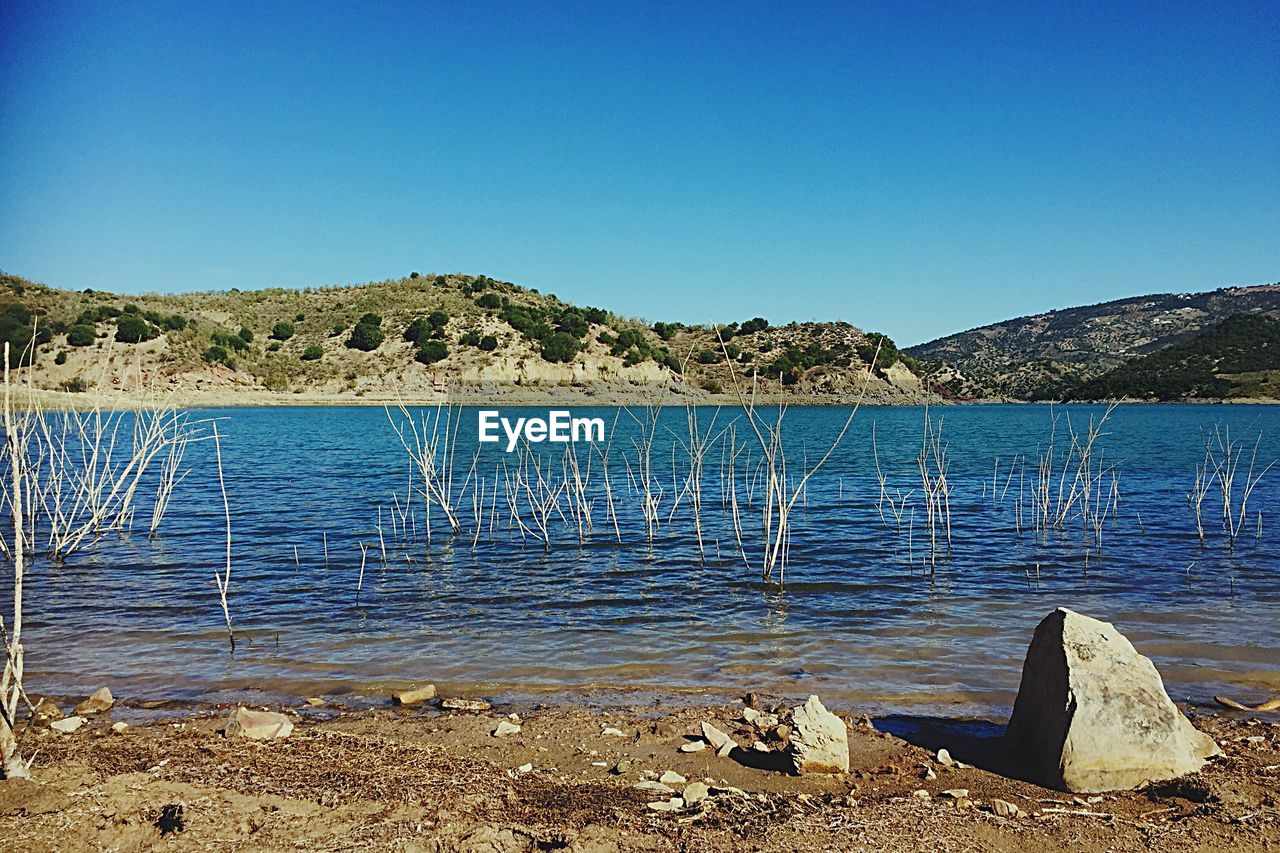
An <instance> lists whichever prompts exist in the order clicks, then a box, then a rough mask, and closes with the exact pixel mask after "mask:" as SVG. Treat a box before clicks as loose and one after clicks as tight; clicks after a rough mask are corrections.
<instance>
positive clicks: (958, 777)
mask: <svg viewBox="0 0 1280 853" xmlns="http://www.w3.org/2000/svg"><path fill="white" fill-rule="evenodd" d="M770 702H771V700H766V705H767V704H770ZM742 708H743V706H742V705H728V706H723V707H712V708H696V707H679V708H667V707H616V708H604V709H601V708H597V707H591V705H590V703H589V702H588V701H587V699H586V698H585V697H584V700H583V701H582V702H580V703H577V704H572V705H569V706H558V707H556V708H541V709H540V708H536V707H531V708H530V707H520V708H516V707H496V708H493V709H491V710H489V711H486V712H482V713H446V712H441V711H440V710H438V709H437V708H435V707H434V706H432V707H426V708H418V709H409V708H396V707H392V706H391V705H390V702H389V700H388V703H387V706H386V707H385V708H376V709H372V710H370V709H365V710H357V709H354V708H342V707H336V706H334V705H332V704H328V703H326V704H325V705H323V706H321V707H310V706H308V705H306V704H303V703H299V705H298V706H297V707H294V708H286V709H277V710H285V711H286V712H287V713H290V714H291V715H294V717H295V719H296V727H295V730H294V732H293V734H291V735H290V736H289V737H288V738H286V739H284V740H279V741H272V742H258V741H247V740H243V739H235V740H229V739H227V738H225V737H224V736H223V735H222V733H221V731H220V730H221V728H222V725H223V722H224V720H225V718H226V714H227V708H207V709H201V710H187V711H182V712H179V713H176V714H174V713H172V712H169V713H165V715H164V716H160V717H156V718H154V719H152V720H151V721H150V722H145V723H143V724H139V725H133V726H130V727H129V728H128V729H127V730H125V731H124V732H122V733H116V732H113V731H112V729H111V723H112V713H115V714H117V715H118V714H122V713H124V712H126V711H127V710H128V709H124V708H120V707H119V706H118V707H117V708H116V709H114V710H113V712H111V713H108V714H107V715H104V716H101V717H96V718H93V719H91V720H90V722H89V723H88V724H87V725H86V726H84V727H83V728H81V729H80V731H78V732H76V733H74V734H70V735H63V734H58V733H54V732H51V731H49V730H48V729H40V730H38V731H37V732H35V733H33V734H32V735H31V736H29V737H28V739H27V743H28V745H29V747H28V748H30V746H36V747H38V750H39V752H38V755H37V758H36V764H35V767H34V773H33V780H32V781H29V782H28V781H9V782H4V783H0V839H2V840H4V841H5V842H6V848H7V849H21V850H31V851H42V850H71V849H124V850H151V849H166V850H187V849H228V850H229V849H253V850H286V849H287V850H296V849H326V850H364V849H392V850H488V851H524V850H554V849H566V850H580V851H587V850H591V851H610V850H778V851H782V850H786V851H793V850H818V849H824V850H825V849H830V850H867V849H874V850H927V851H939V850H977V849H982V850H1020V851H1049V850H1062V849H1071V848H1075V849H1110V850H1120V851H1123V850H1146V849H1151V848H1153V847H1154V848H1157V849H1167V850H1210V849H1219V850H1220V849H1235V850H1254V849H1256V850H1263V849H1274V846H1275V845H1276V844H1278V843H1280V821H1277V818H1280V803H1278V802H1277V795H1276V785H1277V781H1278V780H1280V723H1276V722H1267V721H1259V720H1246V719H1232V718H1228V717H1225V716H1214V717H1198V718H1196V719H1195V723H1196V725H1197V726H1199V727H1200V728H1202V729H1204V730H1205V731H1208V732H1209V733H1211V734H1212V735H1213V736H1214V737H1215V738H1217V739H1218V741H1219V742H1220V743H1221V744H1222V746H1223V748H1224V750H1225V755H1224V756H1223V757H1222V758H1220V759H1217V760H1215V761H1213V762H1212V763H1211V764H1210V765H1208V766H1207V767H1206V768H1205V769H1204V770H1203V771H1201V772H1200V773H1198V774H1195V775H1193V776H1190V777H1186V778H1184V779H1182V780H1179V781H1177V782H1173V783H1166V784H1160V785H1153V786H1150V787H1149V788H1148V789H1146V790H1140V791H1132V792H1122V793H1117V794H1106V795H1101V796H1090V797H1087V798H1085V797H1075V796H1072V795H1070V794H1064V793H1062V792H1058V791H1050V790H1046V789H1044V788H1040V787H1037V786H1035V785H1031V784H1028V783H1025V782H1020V781H1017V780H1014V779H1010V778H1007V777H1006V776H1004V775H1001V774H1000V773H999V772H992V771H999V770H1000V769H1001V768H1000V767H999V765H998V763H996V762H995V760H994V758H993V756H994V755H995V753H994V752H993V751H992V750H991V749H990V746H991V741H984V740H982V739H973V738H967V737H965V736H963V735H962V732H963V731H964V729H963V728H962V727H960V726H957V725H956V724H955V723H954V722H952V721H940V720H934V721H930V724H929V725H927V726H925V727H923V728H922V729H921V730H920V731H919V732H917V733H916V734H912V735H909V737H910V739H911V741H912V742H911V743H908V742H907V741H904V740H900V739H898V738H897V737H894V736H892V735H889V734H886V733H884V732H883V731H881V730H880V729H882V728H886V727H888V723H886V722H885V721H875V722H874V723H873V722H872V721H867V720H865V719H863V720H860V719H858V718H856V717H853V716H850V715H848V714H844V713H842V714H841V715H842V716H843V717H845V718H846V720H847V722H849V724H850V752H851V759H852V760H851V772H850V773H849V774H847V775H843V776H803V777H796V776H791V775H788V774H786V773H785V772H782V771H781V770H779V769H777V767H776V766H772V765H773V762H772V761H771V760H769V759H768V758H767V757H764V756H759V755H756V754H753V753H752V752H751V751H750V750H749V749H739V750H737V751H735V753H734V755H732V756H730V757H726V758H717V757H716V755H715V753H714V751H712V750H710V749H706V750H702V751H700V752H694V753H682V752H680V751H679V749H678V747H679V745H680V744H682V743H687V742H689V741H690V738H691V737H692V736H694V735H695V734H696V732H697V731H698V730H699V723H700V722H701V721H703V720H708V721H711V722H712V723H713V724H715V725H717V726H718V727H720V728H721V729H723V730H724V731H727V732H730V733H731V734H733V735H734V736H735V738H736V739H737V740H738V741H739V743H741V744H742V745H743V746H749V743H750V737H751V735H750V734H749V733H748V732H747V731H746V730H745V728H744V724H743V723H741V722H740V717H741V714H742ZM837 710H838V709H837ZM134 713H135V715H136V714H137V713H139V712H137V711H136V709H135V711H134ZM154 713H161V712H154ZM510 713H517V714H518V716H519V724H520V726H521V731H520V732H519V733H518V734H514V735H507V736H505V737H500V738H499V737H494V736H493V734H492V732H493V731H494V729H495V727H496V726H497V724H498V722H499V721H500V720H502V719H507V715H508V714H510ZM606 728H612V729H617V730H619V731H621V732H622V733H623V734H622V735H621V736H619V735H616V734H608V733H605V729H606ZM940 745H945V746H947V747H948V748H949V750H950V751H951V753H953V754H954V755H955V757H956V758H957V759H959V760H961V761H967V762H970V763H972V764H974V765H977V766H971V767H965V768H962V769H958V768H955V767H946V766H943V765H942V764H939V763H938V762H937V761H936V760H934V757H935V751H936V749H937V747H938V746H940ZM623 759H628V760H629V761H631V762H632V764H631V766H629V767H627V768H626V770H625V772H623V773H621V774H619V773H615V772H613V770H614V768H615V767H616V766H617V764H618V762H619V761H621V760H623ZM525 765H531V767H530V769H528V770H527V771H523V772H522V771H521V770H520V769H519V768H521V767H523V766H525ZM601 765H603V766H601ZM984 768H986V769H984ZM927 770H932V771H933V774H934V775H935V776H936V778H935V779H931V780H926V779H924V778H922V777H923V776H924V775H926V772H927ZM666 771H675V772H676V773H679V774H681V775H682V776H685V777H686V778H687V779H688V780H689V781H691V782H693V781H698V780H709V781H708V784H709V785H710V786H711V787H712V789H713V790H717V789H730V788H736V789H740V791H741V793H738V792H728V793H723V794H719V795H713V796H712V797H710V798H709V799H708V800H706V801H704V802H703V804H702V805H700V806H699V807H697V808H692V809H688V810H682V811H676V812H657V811H654V810H653V809H651V808H650V807H649V805H648V803H649V802H650V801H655V800H657V799H663V798H665V797H666V796H669V795H661V794H657V793H655V792H652V791H641V790H637V789H635V788H634V787H632V786H633V785H634V784H635V783H636V782H637V781H639V780H641V779H643V778H646V776H648V777H652V776H654V775H656V774H661V773H663V772H666ZM682 787H683V786H680V785H676V786H675V788H676V793H677V794H679V793H680V789H681V788H682ZM920 789H923V790H925V791H928V792H929V793H930V797H929V798H928V799H923V798H919V797H917V796H913V792H914V791H917V790H920ZM954 789H968V792H969V799H970V801H971V806H970V807H967V808H958V807H957V806H956V804H955V800H954V799H951V798H947V797H945V796H944V795H943V794H942V792H943V791H947V790H954ZM996 798H999V799H1003V800H1006V801H1008V802H1010V803H1012V804H1014V805H1015V806H1016V807H1017V808H1019V809H1021V810H1022V811H1023V812H1025V813H1026V815H1025V816H1024V817H1001V816H997V815H996V814H994V813H992V811H991V808H992V806H991V803H992V801H993V800H994V799H996Z"/></svg>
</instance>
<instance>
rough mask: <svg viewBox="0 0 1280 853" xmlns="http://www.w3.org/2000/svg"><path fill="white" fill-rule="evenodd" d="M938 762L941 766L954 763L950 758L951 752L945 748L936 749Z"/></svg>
mask: <svg viewBox="0 0 1280 853" xmlns="http://www.w3.org/2000/svg"><path fill="white" fill-rule="evenodd" d="M938 763H939V764H941V765H942V766H943V767H950V766H951V765H952V764H955V760H954V759H952V757H951V753H949V752H947V750H946V749H940V750H938Z"/></svg>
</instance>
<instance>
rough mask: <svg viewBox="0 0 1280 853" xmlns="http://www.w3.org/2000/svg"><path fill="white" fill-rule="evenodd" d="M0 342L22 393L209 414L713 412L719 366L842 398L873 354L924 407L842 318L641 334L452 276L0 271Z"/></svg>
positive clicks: (871, 340) (882, 381)
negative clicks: (107, 280) (93, 276)
mask: <svg viewBox="0 0 1280 853" xmlns="http://www.w3.org/2000/svg"><path fill="white" fill-rule="evenodd" d="M33 327H34V329H35V336H34V352H30V351H29V352H28V355H27V357H26V361H25V362H23V361H22V359H21V357H20V355H19V353H20V351H21V350H22V349H23V348H24V347H25V346H26V345H27V344H28V343H30V342H31V341H32V340H33V337H32V328H33ZM721 338H723V339H724V340H725V345H724V347H723V348H722V347H721V344H720V340H721ZM0 339H2V340H8V341H10V342H11V344H12V353H13V354H12V356H11V362H12V363H13V364H14V365H15V366H17V365H19V364H20V363H22V364H25V365H27V366H28V369H24V370H23V371H22V372H23V373H24V374H27V373H28V372H29V376H30V380H31V382H32V384H33V385H34V386H35V387H36V388H41V389H47V390H62V391H68V392H82V391H88V390H97V391H105V392H111V391H123V390H125V389H128V388H137V387H140V386H141V387H147V388H150V389H153V390H154V391H155V392H157V393H159V394H162V395H172V396H173V397H174V398H175V399H178V400H182V401H186V402H198V403H215V404H216V403H219V402H272V401H277V402H279V401H287V400H296V401H302V400H305V401H308V402H310V401H317V402H330V401H332V402H341V401H344V400H346V401H356V400H358V399H361V398H363V399H366V400H371V401H372V400H388V399H399V398H403V399H406V400H418V399H424V398H427V397H431V396H433V395H435V394H437V393H438V392H441V391H443V390H445V389H451V391H452V393H453V394H454V395H455V396H458V397H460V398H462V399H468V398H470V399H480V398H485V399H498V400H510V401H512V402H540V401H542V400H543V398H544V397H546V396H547V395H549V394H551V395H553V396H554V397H555V399H557V400H569V399H578V398H582V401H584V402H589V401H590V400H591V399H592V398H595V399H597V400H598V401H600V402H606V401H609V400H612V399H619V398H622V397H628V396H630V397H636V396H637V395H639V396H644V395H652V393H653V392H655V391H661V392H664V393H672V394H677V395H682V396H690V397H694V398H696V399H715V398H716V397H717V396H718V395H725V394H727V393H729V392H731V391H732V388H733V383H732V379H731V372H730V371H731V370H732V371H733V375H736V376H738V377H739V379H740V381H743V382H745V383H746V384H749V383H750V382H751V381H752V380H753V379H754V381H756V382H757V383H758V386H759V388H760V390H761V391H762V392H763V393H764V395H765V396H769V395H771V394H772V395H775V396H779V397H786V398H788V399H814V400H815V401H820V402H838V401H842V400H849V399H853V398H854V397H855V396H856V394H857V392H858V391H859V389H860V388H861V384H862V380H861V377H862V375H863V371H864V369H865V365H866V363H867V361H868V360H869V359H870V358H871V357H872V355H873V354H874V352H875V349H876V346H877V343H879V345H880V346H881V357H880V359H879V360H878V362H877V368H876V370H875V375H874V379H873V381H872V383H871V386H870V389H869V398H870V399H872V400H875V401H879V402H916V401H920V400H922V399H924V398H925V392H924V388H923V386H922V384H921V382H920V380H919V379H918V378H917V376H916V375H915V374H914V373H913V372H912V369H911V365H912V364H914V361H913V360H912V359H911V358H909V357H906V356H903V355H901V354H900V353H898V351H897V349H896V348H895V347H894V346H893V343H892V341H889V340H888V339H887V338H883V336H878V335H875V334H874V333H871V334H868V333H864V332H863V331H861V330H860V329H857V328H856V327H854V326H851V325H848V324H846V323H823V324H816V323H805V324H794V323H793V324H791V325H788V326H784V327H771V326H770V325H769V324H768V323H766V322H765V321H764V320H762V319H760V318H754V319H750V320H743V321H740V322H735V323H729V324H727V325H724V326H720V327H718V328H715V327H708V326H684V325H681V324H678V323H663V322H658V323H653V324H648V323H645V322H643V321H640V320H636V319H631V318H625V317H622V316H619V315H617V314H615V313H613V312H611V311H608V310H605V309H601V308H594V307H581V306H575V305H571V304H569V303H567V302H564V301H562V300H560V299H558V298H557V297H556V296H555V295H553V294H542V293H539V292H538V291H537V290H533V289H529V288H524V287H521V286H519V285H516V284H513V283H511V282H505V281H497V280H495V279H492V278H488V277H486V276H472V275H459V274H448V275H444V274H441V275H418V274H417V273H414V274H412V275H410V276H409V277H406V278H403V279H395V280H387V281H380V282H373V283H369V284H362V285H335V286H325V287H317V288H304V289H301V290H289V289H280V288H272V289H266V290H257V291H239V290H234V289H233V290H230V291H226V292H205V293H187V294H144V295H137V296H133V295H129V296H125V295H120V294H114V293H106V292H101V291H93V290H84V291H79V292H76V291H69V290H62V289H58V288H54V287H49V286H47V285H44V284H37V283H34V282H31V281H28V280H26V279H23V278H20V277H17V276H13V275H5V274H0ZM726 352H727V356H728V358H729V359H730V360H731V361H726ZM735 399H736V398H735Z"/></svg>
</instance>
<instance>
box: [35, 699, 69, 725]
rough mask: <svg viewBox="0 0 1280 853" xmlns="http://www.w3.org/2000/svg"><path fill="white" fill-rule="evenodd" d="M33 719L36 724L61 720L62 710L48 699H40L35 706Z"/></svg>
mask: <svg viewBox="0 0 1280 853" xmlns="http://www.w3.org/2000/svg"><path fill="white" fill-rule="evenodd" d="M34 713H35V717H36V721H37V722H41V723H47V722H50V721H52V720H61V719H62V716H63V715H62V709H61V708H59V707H58V706H57V705H55V704H53V703H52V702H50V701H49V700H48V699H41V700H40V701H39V702H38V703H37V704H36V709H35V712H34Z"/></svg>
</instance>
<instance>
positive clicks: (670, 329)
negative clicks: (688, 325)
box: [653, 323, 680, 341]
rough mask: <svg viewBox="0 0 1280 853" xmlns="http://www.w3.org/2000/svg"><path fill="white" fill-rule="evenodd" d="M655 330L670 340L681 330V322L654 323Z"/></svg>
mask: <svg viewBox="0 0 1280 853" xmlns="http://www.w3.org/2000/svg"><path fill="white" fill-rule="evenodd" d="M653 330H654V331H655V332H657V333H658V337H660V338H662V339H663V340H664V341H669V340H671V339H672V338H674V337H675V336H676V332H678V331H680V324H679V323H654V324H653Z"/></svg>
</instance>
